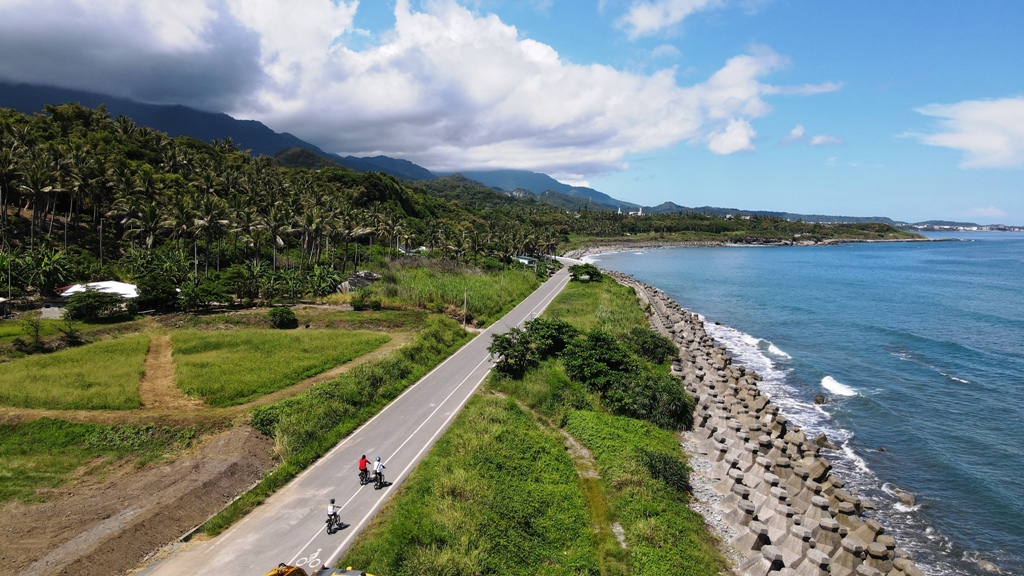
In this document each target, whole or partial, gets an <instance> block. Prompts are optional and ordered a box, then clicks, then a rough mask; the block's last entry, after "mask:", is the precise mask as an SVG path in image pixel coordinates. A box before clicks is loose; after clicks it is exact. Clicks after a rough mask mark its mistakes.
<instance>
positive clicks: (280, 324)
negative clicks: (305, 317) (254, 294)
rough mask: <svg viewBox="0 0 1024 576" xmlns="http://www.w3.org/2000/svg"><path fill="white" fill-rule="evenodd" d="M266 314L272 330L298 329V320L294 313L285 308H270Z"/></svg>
mask: <svg viewBox="0 0 1024 576" xmlns="http://www.w3.org/2000/svg"><path fill="white" fill-rule="evenodd" d="M267 314H268V315H269V316H270V325H271V326H272V327H274V328H278V329H288V328H298V327H299V320H298V318H296V317H295V312H293V311H292V309H291V308H288V307H287V306H278V307H277V308H271V309H270V312H268V313H267Z"/></svg>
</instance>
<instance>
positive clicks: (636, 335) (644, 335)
mask: <svg viewBox="0 0 1024 576" xmlns="http://www.w3.org/2000/svg"><path fill="white" fill-rule="evenodd" d="M624 341H625V344H626V346H628V347H629V348H630V350H631V351H632V352H633V353H634V354H636V355H637V356H639V357H641V358H643V359H644V360H647V361H648V362H651V363H652V364H663V363H664V362H665V359H667V358H670V357H672V356H675V355H677V354H679V348H677V347H676V345H675V344H674V343H673V342H672V341H671V340H669V339H668V338H666V337H664V336H662V335H661V334H658V333H657V332H655V331H654V330H651V329H650V328H645V327H643V326H634V327H633V328H631V329H630V331H629V332H628V333H627V334H626V336H625V338H624Z"/></svg>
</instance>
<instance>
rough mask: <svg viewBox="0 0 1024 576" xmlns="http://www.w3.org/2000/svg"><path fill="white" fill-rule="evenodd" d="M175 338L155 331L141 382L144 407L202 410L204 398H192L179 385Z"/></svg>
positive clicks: (150, 341)
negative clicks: (174, 347) (172, 339)
mask: <svg viewBox="0 0 1024 576" xmlns="http://www.w3.org/2000/svg"><path fill="white" fill-rule="evenodd" d="M173 350H174V349H173V346H172V345H171V337H170V336H167V335H166V334H154V335H153V336H152V337H150V339H149V354H148V355H147V356H146V375H145V376H143V378H142V382H141V383H140V384H139V396H140V397H141V398H142V409H143V410H201V409H202V408H203V407H205V404H203V401H202V400H197V399H195V398H189V397H188V396H186V395H185V393H184V392H182V391H181V390H180V389H179V388H178V386H177V380H176V379H175V377H174V357H173V354H172V352H173Z"/></svg>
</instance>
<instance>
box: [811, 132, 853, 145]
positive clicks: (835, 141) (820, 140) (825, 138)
mask: <svg viewBox="0 0 1024 576" xmlns="http://www.w3.org/2000/svg"><path fill="white" fill-rule="evenodd" d="M844 143H845V141H844V140H843V139H842V138H840V137H838V136H829V135H827V134H820V135H818V136H813V137H812V138H811V140H810V141H809V142H808V143H807V144H808V145H809V146H839V145H840V144H844Z"/></svg>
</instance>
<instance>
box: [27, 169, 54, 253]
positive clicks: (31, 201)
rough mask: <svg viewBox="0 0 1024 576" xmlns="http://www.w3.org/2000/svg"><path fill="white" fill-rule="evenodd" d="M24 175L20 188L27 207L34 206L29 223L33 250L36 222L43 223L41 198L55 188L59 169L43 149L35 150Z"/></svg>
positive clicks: (30, 241) (30, 247)
mask: <svg viewBox="0 0 1024 576" xmlns="http://www.w3.org/2000/svg"><path fill="white" fill-rule="evenodd" d="M22 177H23V178H22V181H21V183H20V184H19V185H18V189H19V190H21V192H22V193H23V194H24V195H25V196H27V198H28V202H26V208H27V207H28V206H29V205H31V207H32V218H31V221H30V225H29V250H31V249H32V248H33V247H34V246H35V229H36V222H37V221H38V222H39V223H40V225H41V224H42V219H41V218H42V215H41V214H40V211H39V199H40V198H41V197H42V196H43V195H44V194H48V193H49V192H50V191H51V190H53V188H54V184H55V183H56V181H57V170H56V167H55V166H54V164H53V159H52V158H51V157H50V155H49V154H47V153H46V152H45V151H43V150H39V149H35V150H33V151H32V153H31V154H30V155H29V159H28V162H27V164H26V165H25V166H24V169H23V171H22Z"/></svg>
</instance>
